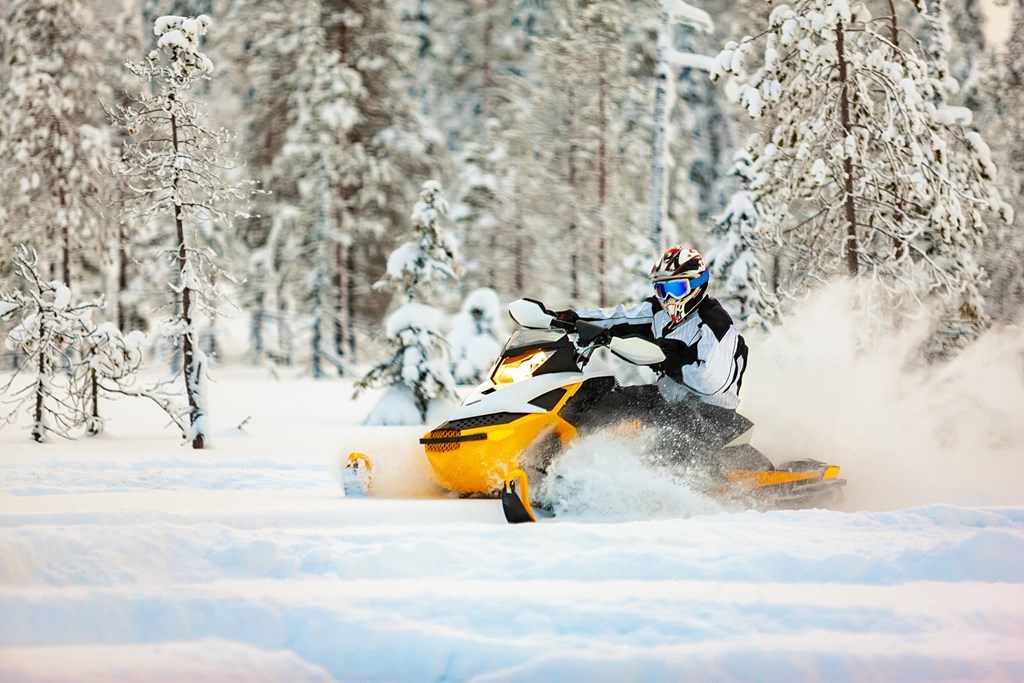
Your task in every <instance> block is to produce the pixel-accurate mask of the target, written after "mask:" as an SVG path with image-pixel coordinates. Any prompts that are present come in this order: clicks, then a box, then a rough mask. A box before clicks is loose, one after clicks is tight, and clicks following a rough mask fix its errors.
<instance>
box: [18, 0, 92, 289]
mask: <svg viewBox="0 0 1024 683" xmlns="http://www.w3.org/2000/svg"><path fill="white" fill-rule="evenodd" d="M4 18H5V19H6V21H4V22H2V23H0V54H2V62H3V66H2V67H0V70H2V72H0V73H2V78H0V80H2V82H3V83H4V87H3V88H2V89H0V158H2V159H4V163H3V164H2V165H0V261H2V262H3V263H4V265H5V266H6V264H7V263H9V262H10V258H11V253H10V252H8V251H7V250H8V249H12V248H13V247H14V246H15V245H18V244H28V245H32V246H33V247H34V248H35V249H36V250H37V251H38V253H39V254H41V256H42V258H43V261H44V263H45V264H46V265H45V266H44V268H48V273H49V275H48V277H50V278H53V279H59V280H61V281H62V282H64V283H66V284H67V285H68V286H71V284H72V278H73V277H76V276H77V275H79V273H78V272H75V271H77V270H79V269H78V268H75V267H74V263H75V261H76V259H81V256H82V252H83V251H84V250H86V249H88V250H91V251H92V253H93V254H94V257H93V259H92V262H93V264H95V263H96V262H97V260H98V258H97V257H98V255H99V253H100V251H101V250H100V247H99V239H98V237H99V235H98V231H99V227H100V225H101V224H102V221H101V218H100V210H101V206H102V204H103V201H102V195H103V194H104V192H105V190H106V187H107V186H108V185H109V183H108V181H107V178H108V176H107V174H106V170H105V166H106V158H107V156H108V149H107V142H106V139H105V136H104V134H103V131H102V130H101V125H102V124H101V119H102V109H101V108H100V107H99V106H98V103H99V99H100V96H101V95H102V94H103V85H102V81H101V79H100V78H99V73H98V69H97V59H96V54H95V50H94V46H93V44H92V42H90V41H91V40H93V39H94V36H95V35H96V34H97V33H98V32H99V31H100V27H99V26H98V24H97V23H96V22H95V20H94V19H93V17H92V14H91V13H90V12H89V10H88V9H87V7H86V6H85V5H84V4H83V3H82V2H80V0H44V1H42V2H40V0H15V2H13V3H12V4H11V6H10V11H9V12H6V13H5V16H4ZM0 273H2V270H0ZM94 291H95V289H94Z"/></svg>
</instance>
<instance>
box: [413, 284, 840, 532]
mask: <svg viewBox="0 0 1024 683" xmlns="http://www.w3.org/2000/svg"><path fill="white" fill-rule="evenodd" d="M509 313H510V314H511V316H512V318H513V320H515V321H516V323H518V324H519V325H520V327H521V328H522V329H519V330H517V331H516V332H514V333H513V334H512V336H511V337H510V338H509V339H508V341H507V342H506V344H505V346H504V348H503V349H502V350H501V352H500V354H499V356H498V359H497V360H496V362H495V364H494V366H493V368H492V370H491V372H490V373H489V376H488V378H487V379H486V380H485V381H484V382H483V383H482V384H480V385H479V386H477V387H476V388H475V389H474V390H473V391H472V392H471V393H470V394H469V395H468V396H467V397H466V398H465V400H464V401H463V403H462V405H461V406H460V407H459V408H457V409H456V411H455V412H454V413H453V414H452V415H451V416H450V417H449V419H448V420H447V421H446V422H444V423H443V424H441V425H439V426H438V427H436V428H435V429H432V430H430V432H428V433H427V434H426V435H424V436H423V438H421V439H420V443H421V444H422V445H423V447H424V449H425V451H426V457H427V459H428V460H429V462H430V466H431V468H432V469H433V472H434V475H435V476H436V478H437V481H438V482H439V483H440V484H441V485H442V486H444V487H445V488H447V489H449V490H451V491H454V492H457V493H460V494H463V495H466V496H497V497H500V498H501V501H502V508H503V510H504V512H505V518H506V519H507V520H508V521H509V522H510V523H520V522H531V521H536V520H537V512H536V511H535V510H534V506H533V503H532V502H531V500H530V494H529V490H530V482H531V480H532V481H533V482H534V483H537V482H539V480H540V479H541V478H543V477H544V476H545V474H546V472H547V469H548V467H549V466H550V465H551V463H552V461H553V460H554V458H556V457H557V456H558V454H559V453H560V452H561V451H563V450H564V449H565V448H567V447H568V446H569V445H570V444H571V443H572V442H573V441H574V440H575V439H576V438H578V437H579V436H581V435H585V434H590V433H599V432H600V430H609V431H610V433H611V434H615V435H618V436H622V435H624V434H630V433H631V431H632V433H636V432H637V431H639V430H642V429H643V428H644V425H643V422H644V420H643V419H637V418H635V417H631V416H630V415H629V414H623V412H622V411H621V410H618V409H616V408H615V407H614V405H616V404H619V405H620V404H621V403H622V402H621V400H619V401H616V400H614V399H615V398H616V397H619V396H620V395H621V394H623V393H625V394H628V391H627V390H629V389H631V388H630V387H620V386H619V385H618V384H617V382H616V380H615V378H614V376H613V375H612V374H611V372H608V371H601V370H596V369H592V367H591V365H590V359H591V357H592V355H593V354H594V352H595V351H596V350H597V349H598V348H601V347H605V348H607V349H608V350H609V351H610V352H611V353H612V354H614V355H615V356H617V357H619V358H622V359H623V360H626V361H628V362H629V363H633V364H635V365H641V366H650V365H655V364H657V363H660V362H663V361H664V360H665V356H664V353H663V352H662V351H661V349H660V348H659V347H658V346H657V345H656V344H654V343H653V342H651V341H648V340H646V339H643V338H641V337H635V336H634V337H628V336H627V337H620V336H612V335H611V334H610V333H609V331H608V330H606V329H605V328H603V327H600V326H598V325H595V324H593V323H588V322H586V321H582V320H581V321H577V322H575V323H568V322H565V321H561V320H559V319H557V318H554V317H553V316H551V315H549V314H548V313H546V312H545V309H544V307H543V306H542V305H541V304H539V303H538V302H535V301H532V300H527V299H520V300H518V301H515V302H513V303H512V304H510V305H509ZM637 389H638V390H640V391H643V390H645V389H646V390H655V391H656V389H657V388H656V387H654V386H648V387H646V388H644V387H638V388H637ZM738 421H739V423H740V424H739V425H738V426H734V429H733V432H731V433H729V434H728V435H727V437H726V438H728V439H729V440H728V442H724V441H723V442H722V443H723V445H722V446H721V447H720V448H719V447H716V448H715V449H714V453H713V454H712V458H711V461H712V462H713V468H712V469H713V476H711V477H710V478H709V479H708V480H707V487H708V491H709V492H710V493H712V494H714V495H715V496H716V497H721V498H733V499H735V498H739V497H743V498H745V499H749V501H750V503H751V506H752V507H759V508H782V507H784V508H794V507H812V506H817V505H823V504H828V503H830V502H833V500H834V499H835V498H836V496H837V494H838V493H839V492H840V489H841V487H842V486H843V485H845V483H846V482H845V480H843V479H840V478H839V467H837V466H836V465H830V464H826V463H823V462H819V461H817V460H798V461H793V462H788V463H785V464H783V465H780V466H779V467H774V466H773V465H772V463H771V461H770V460H769V459H768V458H767V457H765V456H764V455H763V454H761V453H760V451H758V450H756V449H755V448H754V447H753V446H751V445H750V443H749V441H750V433H751V430H752V426H753V425H752V424H751V423H750V422H749V421H748V420H746V419H745V418H742V417H741V416H738ZM670 442H671V443H672V444H674V446H673V447H674V448H678V443H679V440H677V439H672V440H670ZM705 460H707V459H705ZM669 461H670V462H671V463H672V464H673V465H675V466H687V467H689V466H690V465H692V464H693V458H690V457H688V454H687V453H673V454H672V457H670V458H669ZM541 509H543V508H541Z"/></svg>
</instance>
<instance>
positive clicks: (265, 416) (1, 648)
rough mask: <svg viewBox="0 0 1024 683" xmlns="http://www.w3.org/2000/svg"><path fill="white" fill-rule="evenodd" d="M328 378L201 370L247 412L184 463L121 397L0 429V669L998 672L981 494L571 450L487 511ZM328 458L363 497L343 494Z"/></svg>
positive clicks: (1015, 516) (1023, 674) (1000, 585)
mask: <svg viewBox="0 0 1024 683" xmlns="http://www.w3.org/2000/svg"><path fill="white" fill-rule="evenodd" d="M348 388H350V385H348V386H345V384H344V383H342V384H341V385H340V388H339V384H338V383H327V382H312V381H303V380H298V381H296V380H287V379H286V380H280V381H278V380H274V381H268V380H267V378H266V377H265V376H263V375H261V374H260V373H256V372H227V371H223V370H222V371H221V372H220V373H218V381H217V382H215V383H214V384H213V385H212V394H211V399H212V402H213V403H212V414H213V415H216V416H218V424H221V425H234V424H240V423H241V422H243V420H244V419H245V418H247V417H250V416H251V419H249V421H248V422H246V424H245V426H244V428H243V429H237V428H234V427H230V426H228V427H222V428H221V429H220V431H219V432H215V434H214V439H213V444H214V448H213V449H212V450H205V451H202V452H195V451H192V450H191V449H188V448H182V447H180V446H179V445H178V442H177V440H176V439H175V438H174V437H173V434H169V433H164V432H162V431H161V430H162V425H163V419H162V418H161V416H159V415H154V414H153V411H152V410H151V409H150V408H149V407H147V406H144V405H139V404H137V403H134V402H128V401H125V402H118V403H116V404H113V405H111V406H107V408H108V409H109V410H110V412H111V415H110V420H109V431H108V433H107V435H105V436H103V437H100V438H97V439H82V440H80V441H78V442H74V443H57V444H44V445H37V444H34V443H31V442H30V441H29V440H28V439H27V436H26V433H24V432H18V431H16V430H12V429H6V430H4V431H0V450H2V452H3V457H2V458H0V548H2V549H3V552H2V553H0V680H4V681H62V680H66V681H76V682H78V681H104V682H106V681H114V680H126V679H130V680H142V681H177V680H190V681H200V682H202V681H210V682H213V681H218V682H219V681H233V680H238V681H241V680H245V681H250V680H253V679H262V680H273V681H277V680H282V681H283V680H288V681H329V680H344V681H374V680H381V679H388V680H417V681H418V680H427V681H429V680H438V681H440V680H507V681H525V680H538V679H565V680H569V679H580V678H585V679H587V680H595V681H618V680H622V679H634V680H672V679H677V678H678V675H679V672H680V671H686V672H687V675H688V676H691V677H692V678H693V679H694V680H708V681H716V680H736V679H744V678H746V679H764V678H766V677H768V678H771V679H773V680H830V681H862V680H901V681H952V680H999V681H1002V680H1021V679H1024V659H1022V658H1021V657H1020V654H1019V653H1020V652H1022V651H1024V612H1022V611H1021V609H1020V606H1021V605H1022V604H1024V506H1022V503H1024V501H1020V498H1019V494H1018V496H1017V498H1016V500H1017V502H1016V503H1013V504H1006V502H1005V500H1004V499H1005V497H1006V495H1007V494H1006V491H1004V489H1003V487H1002V486H998V485H997V486H996V488H995V490H994V493H992V492H988V493H987V492H985V491H983V490H981V489H975V488H971V489H970V490H967V491H965V492H961V493H959V494H958V495H960V496H962V497H964V498H966V499H967V500H961V501H958V502H959V505H950V504H947V503H945V502H944V499H945V498H946V497H947V496H948V495H949V494H950V492H955V490H954V489H953V488H952V484H951V483H949V482H947V484H946V485H945V486H944V487H937V488H935V489H933V490H932V494H933V496H934V497H933V501H932V502H931V503H928V504H921V505H916V506H912V507H906V506H902V507H901V506H891V507H888V508H885V509H881V510H875V511H867V510H865V509H863V508H861V509H860V510H858V508H857V507H856V506H852V505H849V504H848V505H847V508H846V509H845V511H822V510H807V511H792V512H772V513H757V512H735V511H724V510H722V509H721V508H720V507H719V506H718V505H717V504H714V503H712V502H711V501H708V500H706V499H703V498H701V497H700V496H698V495H697V494H695V493H693V492H690V491H687V490H684V489H678V488H665V487H663V486H659V484H658V481H657V480H656V479H653V478H652V476H653V474H652V473H651V472H650V471H647V470H644V468H642V467H639V466H635V463H632V462H631V461H630V459H629V457H628V456H629V453H628V448H623V447H622V445H621V444H619V445H616V444H612V443H608V444H599V445H597V446H594V447H588V446H587V443H586V442H581V444H580V446H581V448H579V449H577V450H575V451H573V452H572V453H571V454H570V459H571V460H572V462H571V463H570V464H572V465H573V467H572V469H571V471H570V472H569V477H568V478H569V479H570V480H571V481H569V482H567V483H569V484H571V486H570V490H572V491H574V492H576V495H575V496H568V497H566V498H564V501H565V505H563V507H562V508H560V509H559V511H558V516H557V517H556V518H555V519H554V520H553V521H549V522H546V523H541V524H535V525H529V526H525V527H524V526H520V527H512V526H509V525H507V524H506V523H505V521H504V518H503V515H502V512H501V506H500V503H499V502H498V501H496V500H472V499H470V500H460V499H457V498H454V497H450V496H447V495H446V494H445V493H444V492H443V491H441V490H440V489H439V488H438V487H437V486H436V485H435V484H433V483H432V481H431V479H430V471H429V468H428V466H427V464H426V461H425V458H424V457H423V453H422V451H421V449H420V447H419V445H418V444H417V443H416V438H417V437H418V436H419V435H420V434H421V433H422V428H412V427H411V428H396V427H360V426H356V425H358V423H359V421H360V420H361V418H362V416H364V415H365V414H366V411H367V410H368V409H369V407H370V406H369V402H364V403H354V402H351V401H348V400H346V397H347V396H348V395H350V394H348V393H346V391H347V389H348ZM352 450H358V451H362V452H366V453H370V454H372V455H373V456H374V465H375V466H374V474H375V486H376V487H377V492H378V494H379V497H375V498H363V499H354V498H346V497H344V496H343V495H342V490H341V486H340V483H339V481H338V474H339V469H340V466H341V463H342V462H343V459H344V458H345V456H347V454H348V452H350V451H352ZM935 455H936V457H941V456H942V453H941V452H939V451H936V452H935ZM616 462H617V463H618V464H619V465H620V467H619V468H618V470H617V472H618V473H619V474H620V475H621V476H620V477H618V478H617V479H616V477H614V476H609V474H608V473H609V471H610V469H614V468H613V467H611V466H612V465H613V464H614V463H616ZM840 464H844V463H842V462H840ZM1014 471H1015V470H1013V469H1012V467H1011V468H1010V469H1009V470H1003V472H1004V474H1006V476H1007V477H1009V476H1012V475H1013V472H1014ZM861 485H862V484H861V481H860V480H859V479H852V483H851V485H850V488H851V489H852V491H851V493H858V488H857V487H858V486H861ZM609 486H610V487H612V488H611V489H610V490H612V491H617V492H618V494H619V496H618V497H612V498H608V496H607V493H608V491H609V489H608V488H607V487H609ZM645 491H647V492H648V493H647V495H646V496H645V493H644V492H645ZM925 493H926V492H925ZM914 495H915V496H921V495H924V493H922V491H915V492H914ZM986 496H993V498H992V500H993V501H995V502H986ZM854 497H855V496H853V495H851V496H850V498H854ZM609 501H611V502H609Z"/></svg>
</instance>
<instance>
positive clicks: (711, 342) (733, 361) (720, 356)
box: [683, 327, 743, 397]
mask: <svg viewBox="0 0 1024 683" xmlns="http://www.w3.org/2000/svg"><path fill="white" fill-rule="evenodd" d="M739 336H740V335H739V332H737V331H736V328H735V327H730V328H729V329H728V330H727V331H726V332H725V334H724V335H723V336H722V338H721V339H718V337H717V336H716V335H715V334H714V333H713V332H712V331H711V330H710V329H708V328H707V327H703V328H702V329H701V338H700V339H699V340H698V341H697V344H696V351H697V353H696V355H697V361H696V362H694V363H691V364H689V365H684V366H683V384H685V385H686V386H687V388H689V389H690V390H691V391H693V392H694V393H696V394H698V395H700V396H701V397H710V396H720V395H724V394H727V393H735V389H734V388H733V385H734V384H735V383H736V381H737V379H738V377H739V375H740V374H742V368H741V367H740V366H739V365H738V364H739V363H741V362H743V361H742V360H741V359H740V358H739V357H738V356H739V354H737V352H736V351H737V345H738V344H739Z"/></svg>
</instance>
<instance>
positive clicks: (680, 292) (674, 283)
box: [654, 280, 690, 299]
mask: <svg viewBox="0 0 1024 683" xmlns="http://www.w3.org/2000/svg"><path fill="white" fill-rule="evenodd" d="M654 293H655V294H657V295H658V298H659V299H667V298H669V297H673V298H676V299H681V298H683V297H684V296H686V295H687V294H689V293H690V281H689V280H669V281H668V282H655V283H654Z"/></svg>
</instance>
